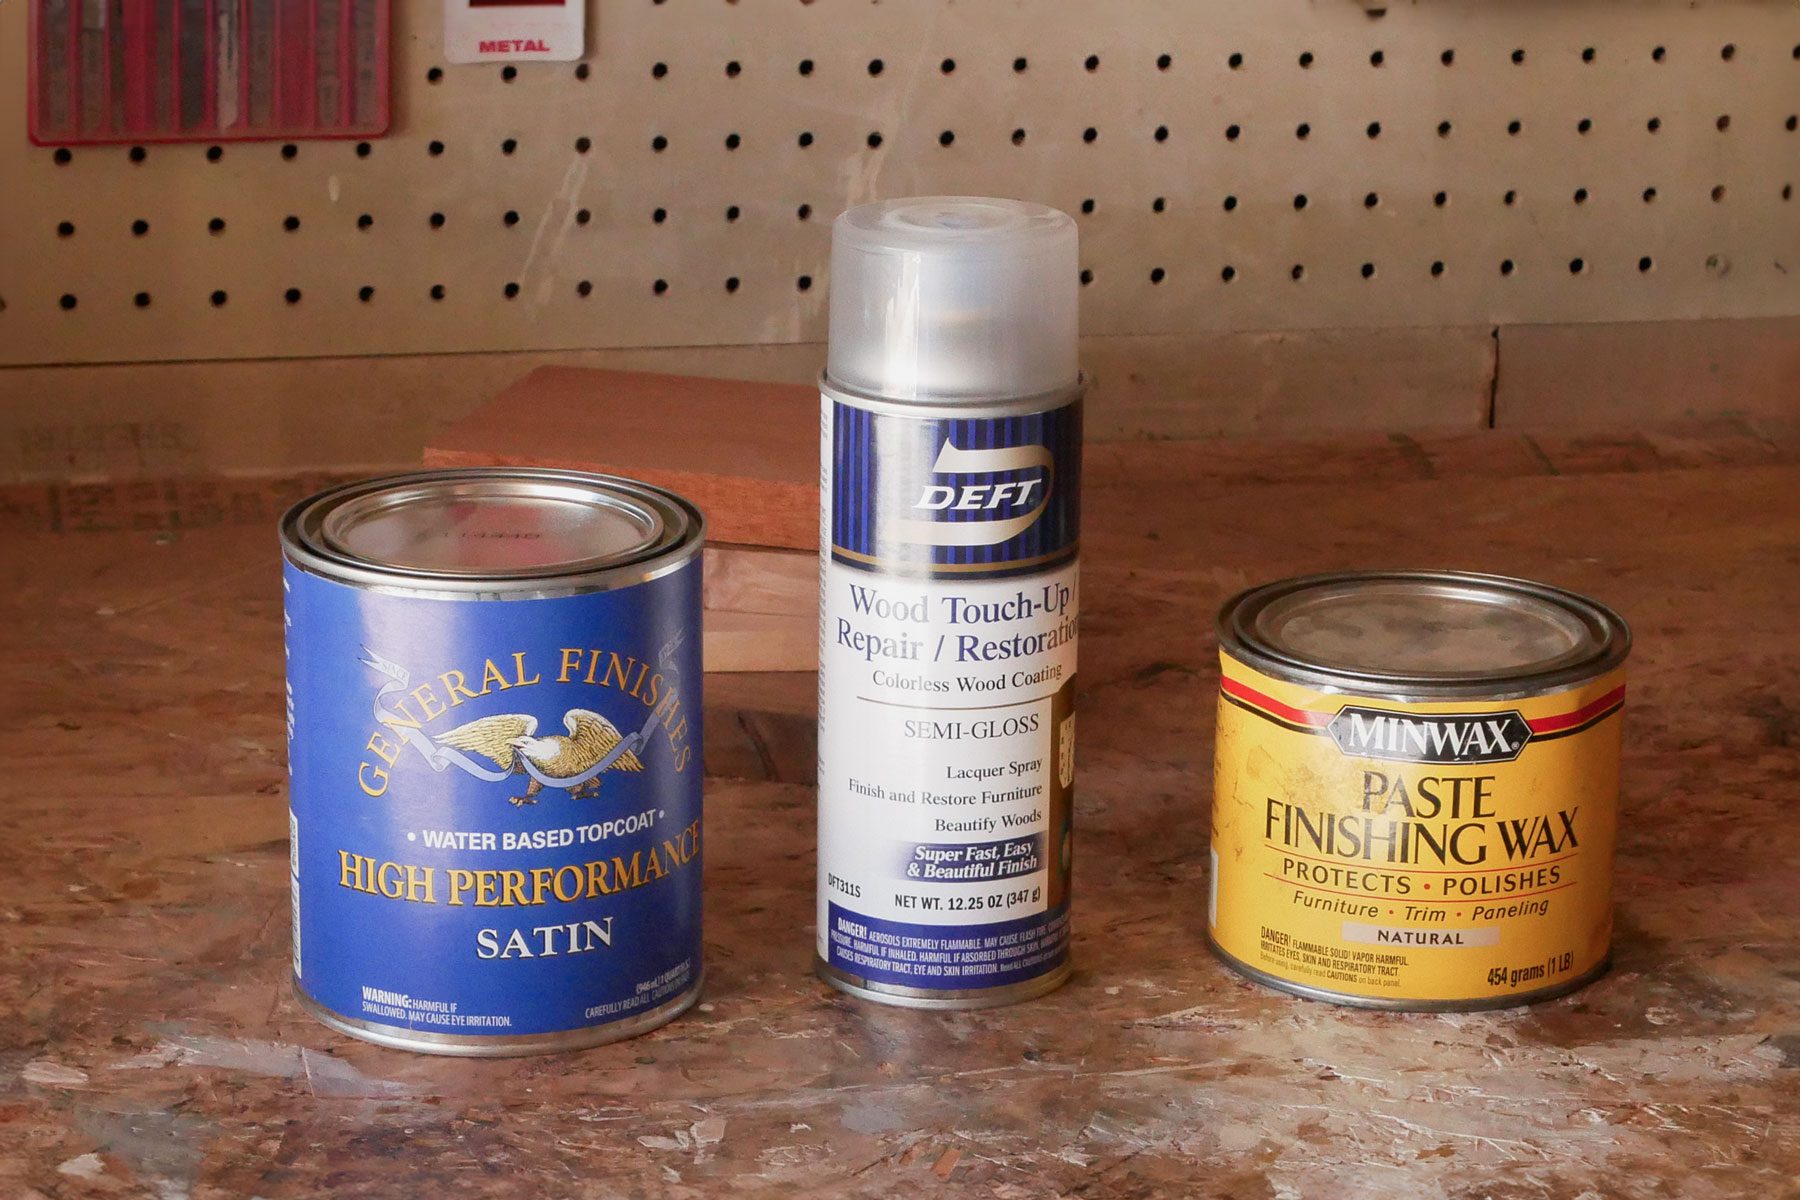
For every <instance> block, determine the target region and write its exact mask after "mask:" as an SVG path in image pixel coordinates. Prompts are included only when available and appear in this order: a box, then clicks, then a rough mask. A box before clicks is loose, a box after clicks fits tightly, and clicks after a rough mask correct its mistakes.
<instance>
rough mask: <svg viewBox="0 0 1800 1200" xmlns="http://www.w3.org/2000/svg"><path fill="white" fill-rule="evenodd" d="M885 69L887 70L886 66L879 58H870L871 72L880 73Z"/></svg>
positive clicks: (873, 73) (872, 73)
mask: <svg viewBox="0 0 1800 1200" xmlns="http://www.w3.org/2000/svg"><path fill="white" fill-rule="evenodd" d="M884 70H886V67H885V65H884V64H883V63H882V61H881V60H880V59H879V58H871V59H870V60H869V74H871V75H879V74H881V73H882V71H884Z"/></svg>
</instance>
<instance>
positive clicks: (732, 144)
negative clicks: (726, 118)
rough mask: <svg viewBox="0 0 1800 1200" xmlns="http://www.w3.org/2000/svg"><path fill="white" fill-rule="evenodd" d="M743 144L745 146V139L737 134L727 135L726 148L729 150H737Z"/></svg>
mask: <svg viewBox="0 0 1800 1200" xmlns="http://www.w3.org/2000/svg"><path fill="white" fill-rule="evenodd" d="M743 144H744V139H743V138H741V137H739V136H738V135H737V134H735V133H728V134H726V135H725V148H726V149H727V150H736V149H737V148H738V147H739V146H741V145H743Z"/></svg>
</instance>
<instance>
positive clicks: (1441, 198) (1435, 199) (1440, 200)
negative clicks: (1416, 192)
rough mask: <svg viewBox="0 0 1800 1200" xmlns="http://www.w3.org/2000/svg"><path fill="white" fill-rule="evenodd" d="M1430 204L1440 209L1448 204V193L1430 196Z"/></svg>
mask: <svg viewBox="0 0 1800 1200" xmlns="http://www.w3.org/2000/svg"><path fill="white" fill-rule="evenodd" d="M1431 202H1432V203H1433V204H1435V205H1436V206H1437V207H1439V208H1442V207H1444V205H1446V204H1448V203H1450V193H1449V192H1438V193H1437V194H1436V195H1434V196H1432V198H1431Z"/></svg>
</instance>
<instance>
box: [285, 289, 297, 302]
mask: <svg viewBox="0 0 1800 1200" xmlns="http://www.w3.org/2000/svg"><path fill="white" fill-rule="evenodd" d="M281 298H282V299H283V300H286V301H287V302H288V303H289V304H298V303H300V289H299V288H289V289H288V290H287V291H285V292H283V293H281Z"/></svg>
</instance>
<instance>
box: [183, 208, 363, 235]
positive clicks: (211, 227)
mask: <svg viewBox="0 0 1800 1200" xmlns="http://www.w3.org/2000/svg"><path fill="white" fill-rule="evenodd" d="M368 220H372V218H371V217H370V216H369V214H368V213H364V214H363V215H362V216H361V217H360V218H358V219H357V224H358V225H359V226H362V227H363V228H365V229H366V228H368V226H366V225H363V224H362V223H363V222H364V221H368ZM206 232H208V233H210V234H213V235H214V236H217V235H219V234H221V233H224V232H225V218H224V217H214V218H213V219H212V220H210V221H208V222H207V223H206Z"/></svg>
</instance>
